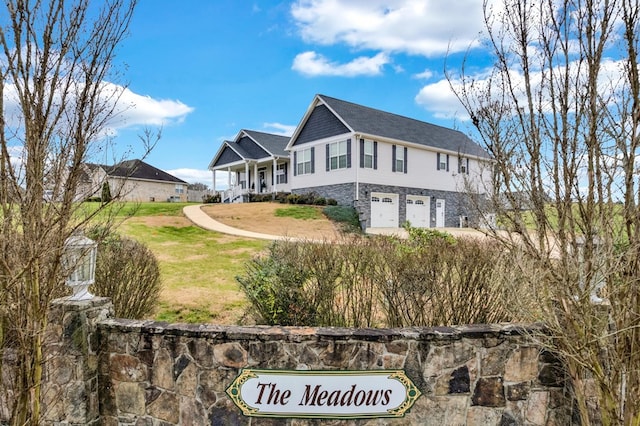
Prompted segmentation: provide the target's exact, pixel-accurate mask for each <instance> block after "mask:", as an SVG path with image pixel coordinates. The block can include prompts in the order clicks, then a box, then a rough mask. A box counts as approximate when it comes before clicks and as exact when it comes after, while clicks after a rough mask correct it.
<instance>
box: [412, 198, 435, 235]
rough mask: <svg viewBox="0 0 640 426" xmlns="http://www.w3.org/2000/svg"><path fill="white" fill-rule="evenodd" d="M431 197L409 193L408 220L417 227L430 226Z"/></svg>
mask: <svg viewBox="0 0 640 426" xmlns="http://www.w3.org/2000/svg"><path fill="white" fill-rule="evenodd" d="M430 217H431V209H430V199H429V197H425V196H421V195H407V220H408V221H409V222H410V223H411V226H413V227H415V228H429V225H430V224H429V221H430Z"/></svg>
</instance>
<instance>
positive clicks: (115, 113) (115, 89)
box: [4, 82, 194, 136]
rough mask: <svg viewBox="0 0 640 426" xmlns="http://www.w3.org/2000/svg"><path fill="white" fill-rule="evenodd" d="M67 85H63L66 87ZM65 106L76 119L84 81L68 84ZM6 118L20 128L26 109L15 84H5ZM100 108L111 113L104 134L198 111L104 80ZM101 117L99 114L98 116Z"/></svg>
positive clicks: (179, 120) (170, 120) (174, 121)
mask: <svg viewBox="0 0 640 426" xmlns="http://www.w3.org/2000/svg"><path fill="white" fill-rule="evenodd" d="M63 86H64V85H60V87H63ZM67 90H68V93H67V94H66V96H65V97H64V98H65V104H64V105H63V107H64V108H67V109H69V110H70V114H69V117H71V118H72V119H73V118H75V116H74V112H73V111H72V109H73V108H74V107H75V105H74V102H75V95H76V94H78V93H80V92H81V90H82V86H81V84H79V83H78V84H71V85H69V86H68V87H67ZM62 98H63V97H62V94H61V93H55V94H54V99H55V100H60V99H62ZM4 105H5V117H6V118H7V123H8V124H9V125H10V126H12V127H14V128H19V127H20V126H21V125H22V124H21V117H22V109H21V107H20V102H19V100H18V95H17V91H16V88H15V85H13V84H11V83H6V84H5V90H4ZM96 111H98V112H99V113H100V112H107V113H109V114H111V116H110V117H108V119H107V120H106V121H105V123H104V128H102V129H101V130H102V131H101V133H100V134H101V135H102V136H106V135H108V136H115V135H116V134H117V132H118V130H119V129H124V128H128V127H136V126H168V125H173V124H179V123H182V122H183V121H184V119H185V118H186V116H187V115H188V114H190V113H191V112H193V111H194V108H193V107H190V106H188V105H186V104H184V103H182V102H180V101H177V100H168V99H154V98H152V97H150V96H143V95H139V94H137V93H134V92H133V91H131V90H130V89H129V88H126V87H123V86H119V85H116V84H113V83H110V82H102V83H101V88H100V99H99V106H98V107H97V109H96ZM64 117H65V115H62V118H61V122H60V123H58V125H59V126H60V127H61V128H63V127H64V126H65V125H67V124H68V123H66V122H65V121H64ZM98 118H99V117H98Z"/></svg>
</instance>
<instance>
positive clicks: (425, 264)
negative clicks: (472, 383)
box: [237, 230, 528, 327]
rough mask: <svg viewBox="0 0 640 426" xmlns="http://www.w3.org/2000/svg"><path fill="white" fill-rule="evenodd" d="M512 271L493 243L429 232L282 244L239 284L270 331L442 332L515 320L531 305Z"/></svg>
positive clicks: (509, 261)
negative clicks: (516, 310) (517, 305)
mask: <svg viewBox="0 0 640 426" xmlns="http://www.w3.org/2000/svg"><path fill="white" fill-rule="evenodd" d="M411 231H413V230H411ZM512 265H513V258H510V257H509V255H508V254H503V253H502V252H501V251H499V250H498V249H497V248H496V247H495V245H491V244H489V243H488V242H486V241H483V240H477V239H454V238H453V237H452V236H451V235H449V234H445V233H441V232H437V231H431V230H424V231H415V232H410V238H409V239H408V240H403V239H400V238H398V237H386V236H376V237H366V238H364V237H352V238H350V239H345V240H344V241H342V242H341V243H340V244H335V243H333V242H322V243H317V242H294V241H278V242H275V243H273V244H272V246H271V247H270V248H269V252H268V253H267V255H263V256H260V257H257V258H254V259H253V260H252V261H251V262H250V263H249V264H248V265H247V267H246V271H245V274H244V275H243V276H240V277H237V280H238V282H239V283H240V285H241V288H242V290H243V291H244V292H245V294H246V295H247V297H248V299H249V301H250V303H251V306H252V308H253V312H254V313H255V314H256V318H257V320H258V321H259V322H262V323H267V324H272V325H273V324H280V325H306V326H350V327H372V326H384V327H409V326H440V325H456V324H474V323H493V322H502V321H509V320H512V319H513V318H512V316H511V313H510V312H511V310H510V309H509V307H510V306H511V305H513V300H514V298H517V299H518V300H519V301H520V302H522V301H524V300H527V297H528V294H527V289H526V288H524V287H522V288H514V286H512V284H513V283H514V282H517V281H518V280H517V277H516V276H514V275H513V273H512ZM516 287H517V286H516ZM505 289H509V291H506V290H505Z"/></svg>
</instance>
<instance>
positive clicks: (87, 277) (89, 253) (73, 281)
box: [62, 235, 98, 300]
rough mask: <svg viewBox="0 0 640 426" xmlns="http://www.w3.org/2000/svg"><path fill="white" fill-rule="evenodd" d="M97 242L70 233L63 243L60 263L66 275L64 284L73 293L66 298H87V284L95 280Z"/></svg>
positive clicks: (89, 294)
mask: <svg viewBox="0 0 640 426" xmlns="http://www.w3.org/2000/svg"><path fill="white" fill-rule="evenodd" d="M97 252H98V243H96V242H95V241H93V240H91V239H89V238H87V237H85V236H83V235H72V236H71V237H69V238H67V240H66V241H65V243H64V253H63V255H62V265H63V268H64V270H65V271H66V273H67V274H68V276H67V281H66V284H67V286H69V287H70V288H71V291H72V292H73V294H72V295H71V296H69V299H68V300H89V299H92V298H93V294H91V293H89V286H90V285H91V284H93V283H94V282H95V276H96V254H97Z"/></svg>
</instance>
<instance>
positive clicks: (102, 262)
mask: <svg viewBox="0 0 640 426" xmlns="http://www.w3.org/2000/svg"><path fill="white" fill-rule="evenodd" d="M96 235H97V236H98V237H100V236H99V230H96V231H95V232H94V235H93V238H95V237H96ZM97 239H99V241H100V242H99V246H98V255H97V260H96V282H95V284H94V285H93V286H92V292H93V293H94V294H95V295H97V296H104V297H109V298H111V300H112V302H113V307H114V311H115V315H116V316H117V317H119V318H130V319H141V318H144V317H146V316H148V315H149V314H151V313H152V312H153V310H154V309H155V307H156V304H157V302H158V298H159V296H160V290H161V282H160V268H159V266H158V261H157V260H156V258H155V256H154V255H153V253H152V252H151V250H149V248H147V247H146V246H145V245H144V244H142V243H139V242H138V241H135V240H132V239H129V238H126V237H120V236H118V235H117V234H113V233H112V234H108V235H106V236H103V238H97Z"/></svg>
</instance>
